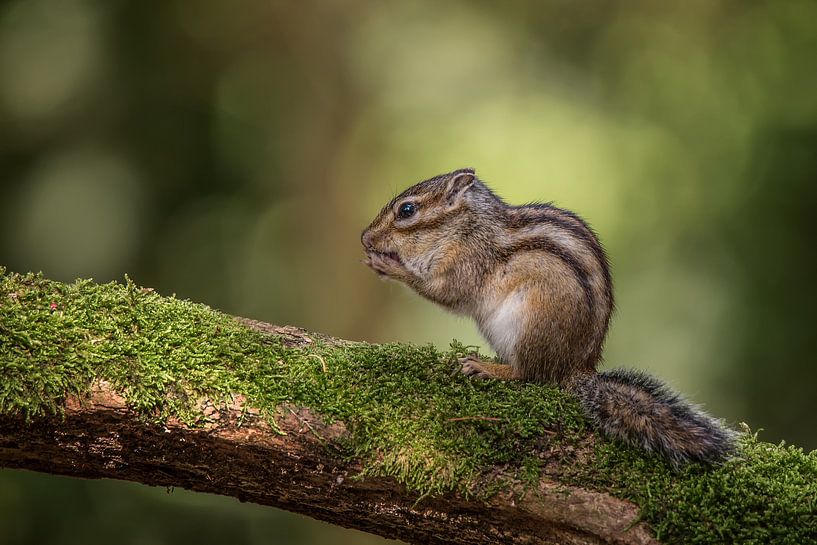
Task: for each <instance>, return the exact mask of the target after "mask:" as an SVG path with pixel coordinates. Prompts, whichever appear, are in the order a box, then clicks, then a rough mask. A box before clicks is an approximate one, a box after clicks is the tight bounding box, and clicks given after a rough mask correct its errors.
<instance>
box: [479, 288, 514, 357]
mask: <svg viewBox="0 0 817 545" xmlns="http://www.w3.org/2000/svg"><path fill="white" fill-rule="evenodd" d="M523 295H524V294H523V292H522V291H521V290H520V291H515V292H513V293H511V294H510V295H508V297H506V298H505V299H503V300H502V301H501V302H500V303H499V305H497V306H495V307H494V308H491V309H484V312H483V313H482V315H483V316H484V318H483V319H481V320H479V329H480V331H481V332H482V334H483V335H484V336H485V338H486V339H487V340H488V343H489V344H490V345H491V348H493V349H494V350H495V351H496V355H497V356H499V358H500V359H501V360H502V361H503V362H504V363H511V359H512V356H513V353H514V347H515V346H516V341H517V339H518V338H519V333H520V332H521V330H522V317H523V310H524V309H523V305H524V297H523Z"/></svg>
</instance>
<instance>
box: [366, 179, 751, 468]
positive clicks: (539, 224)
mask: <svg viewBox="0 0 817 545" xmlns="http://www.w3.org/2000/svg"><path fill="white" fill-rule="evenodd" d="M361 241H362V243H363V246H364V248H365V250H366V254H367V258H366V260H365V261H364V263H365V264H366V265H368V266H369V267H371V268H372V269H374V271H375V272H377V273H378V274H379V275H381V276H384V277H388V278H391V279H394V280H398V281H400V282H403V283H405V284H407V285H408V286H409V287H411V288H412V289H413V290H414V291H416V292H417V293H419V294H420V295H422V296H423V297H425V298H427V299H430V300H431V301H434V302H435V303H437V304H439V305H441V306H443V307H445V308H446V309H448V310H450V311H453V312H455V313H458V314H464V315H468V316H471V317H472V318H474V320H475V321H476V323H477V325H478V326H479V330H480V332H481V333H482V335H483V336H484V337H485V338H486V339H487V341H488V343H489V344H490V345H491V347H492V348H493V349H494V350H495V351H496V354H497V357H498V359H499V360H500V361H502V362H503V363H488V362H483V361H479V360H477V359H475V358H473V357H469V358H464V359H463V360H461V364H462V372H463V373H465V374H466V375H469V376H474V377H480V378H496V379H516V380H523V381H531V382H544V383H552V384H557V385H559V386H561V387H563V388H565V389H567V390H569V391H571V392H573V393H574V394H575V395H576V396H577V397H578V399H579V400H580V402H581V405H582V407H583V409H584V411H585V412H586V413H587V415H588V417H589V418H590V419H591V420H592V421H593V422H594V424H595V425H596V426H597V427H598V428H599V429H601V430H602V432H604V433H605V434H607V435H608V436H610V437H613V438H617V439H619V440H622V441H624V442H626V443H629V444H631V445H634V446H637V447H640V448H643V449H645V450H647V451H654V452H659V453H661V454H663V455H664V456H665V457H666V458H667V459H668V460H669V462H670V463H671V464H672V465H673V466H675V467H676V468H678V467H680V466H682V465H683V464H685V463H687V462H690V461H693V462H704V463H712V462H718V461H720V460H723V459H724V458H726V457H727V456H728V455H729V454H730V453H731V452H732V451H733V450H734V448H735V442H736V438H737V436H736V434H735V432H733V431H731V430H729V429H727V428H725V427H723V426H722V425H721V424H720V423H719V422H718V421H717V420H715V419H714V418H712V417H710V416H709V415H707V414H705V413H704V412H702V411H701V410H699V409H698V408H697V407H695V406H694V405H692V404H690V403H688V402H687V401H685V400H684V399H683V398H681V397H680V396H679V395H677V394H675V393H673V392H672V391H671V390H669V389H668V388H667V387H666V386H665V385H663V384H662V383H661V382H659V381H658V380H656V379H654V378H652V377H650V376H649V375H646V374H644V373H642V372H639V371H633V370H624V369H616V370H612V371H602V372H598V371H596V366H597V365H598V364H599V361H600V360H601V352H602V346H603V344H604V338H605V335H606V334H607V328H608V325H609V323H610V314H611V313H612V310H613V287H612V282H611V279H610V269H609V264H608V261H607V257H606V255H605V252H604V250H603V248H602V246H601V243H600V242H599V240H598V238H597V237H596V235H595V233H594V232H593V231H592V230H591V229H590V227H589V226H588V225H587V224H586V223H585V222H584V221H583V220H582V219H581V218H580V217H579V216H577V215H576V214H574V213H573V212H570V211H567V210H563V209H561V208H557V207H555V206H551V205H550V204H527V205H522V206H512V205H509V204H506V203H505V202H503V201H502V199H500V198H499V197H498V196H497V195H495V194H494V193H493V192H492V191H491V190H490V189H489V188H488V187H487V186H486V185H485V184H484V183H483V182H481V181H480V180H479V179H478V178H477V176H476V173H475V172H474V170H473V169H460V170H456V171H454V172H451V173H448V174H442V175H440V176H436V177H434V178H431V179H429V180H425V181H423V182H420V183H418V184H416V185H414V186H412V187H410V188H408V189H407V190H405V191H404V192H403V193H401V194H400V195H398V196H397V197H395V198H394V199H392V200H391V202H389V203H388V204H387V205H386V206H385V207H383V209H382V210H381V211H380V213H379V214H378V215H377V217H376V218H375V220H374V221H373V222H372V223H371V225H369V227H368V228H366V230H365V231H364V232H363V235H362V237H361Z"/></svg>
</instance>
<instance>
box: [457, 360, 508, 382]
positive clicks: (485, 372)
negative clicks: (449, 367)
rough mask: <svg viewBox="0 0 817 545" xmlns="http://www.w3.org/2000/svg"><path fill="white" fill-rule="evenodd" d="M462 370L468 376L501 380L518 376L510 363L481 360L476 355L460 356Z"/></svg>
mask: <svg viewBox="0 0 817 545" xmlns="http://www.w3.org/2000/svg"><path fill="white" fill-rule="evenodd" d="M457 361H459V363H460V369H459V370H460V372H461V373H462V374H463V375H465V376H467V377H474V378H495V379H499V380H508V379H515V378H517V376H516V375H515V374H514V370H513V368H512V367H511V366H510V365H505V364H503V363H490V362H485V361H481V360H480V359H478V358H477V357H476V356H466V357H464V358H460V359H459V360H457Z"/></svg>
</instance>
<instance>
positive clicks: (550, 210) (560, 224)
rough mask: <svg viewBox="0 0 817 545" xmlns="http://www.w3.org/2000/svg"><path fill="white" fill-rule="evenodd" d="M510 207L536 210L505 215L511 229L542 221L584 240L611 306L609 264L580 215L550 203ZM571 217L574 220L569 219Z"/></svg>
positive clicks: (611, 289)
mask: <svg viewBox="0 0 817 545" xmlns="http://www.w3.org/2000/svg"><path fill="white" fill-rule="evenodd" d="M510 208H512V209H516V210H521V209H526V208H527V209H529V210H534V211H536V212H537V213H535V214H533V215H531V216H527V217H525V216H523V215H521V214H513V215H512V214H509V215H508V216H507V221H508V227H509V228H511V229H520V228H523V227H531V226H536V225H541V224H542V223H546V224H548V225H552V226H554V227H557V228H559V229H563V230H565V231H568V232H569V233H571V234H572V235H573V236H575V237H576V238H577V239H579V240H580V241H583V242H585V243H586V244H587V246H588V247H589V248H590V250H591V252H592V253H593V256H594V257H595V258H596V262H597V263H598V264H599V268H600V269H601V273H602V276H603V277H604V291H605V295H606V296H607V299H608V301H609V303H610V306H611V307H612V304H613V286H612V281H611V278H610V264H609V262H608V261H607V255H606V254H605V253H604V248H602V246H601V243H600V242H599V240H598V238H597V237H596V234H595V233H594V232H593V230H592V229H591V228H590V226H589V225H587V223H586V222H585V221H584V220H583V219H582V218H581V217H579V216H578V215H577V214H575V213H573V212H571V211H570V210H565V209H563V208H557V207H555V206H553V205H550V204H531V205H527V206H519V207H510ZM558 214H564V215H565V216H568V217H569V218H570V219H568V218H565V217H560V216H559V215H558ZM571 219H572V220H575V221H571ZM577 222H578V223H577Z"/></svg>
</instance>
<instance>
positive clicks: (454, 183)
mask: <svg viewBox="0 0 817 545" xmlns="http://www.w3.org/2000/svg"><path fill="white" fill-rule="evenodd" d="M476 179H477V176H476V173H475V172H474V170H473V169H470V168H464V169H462V170H457V171H455V172H453V173H452V174H451V177H450V178H449V179H448V184H447V185H446V187H445V202H446V203H447V204H448V205H449V206H451V205H453V204H455V203H457V202H458V201H459V200H460V199H461V198H462V196H463V195H464V194H465V192H466V191H468V188H470V187H471V186H472V185H474V180H476Z"/></svg>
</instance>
